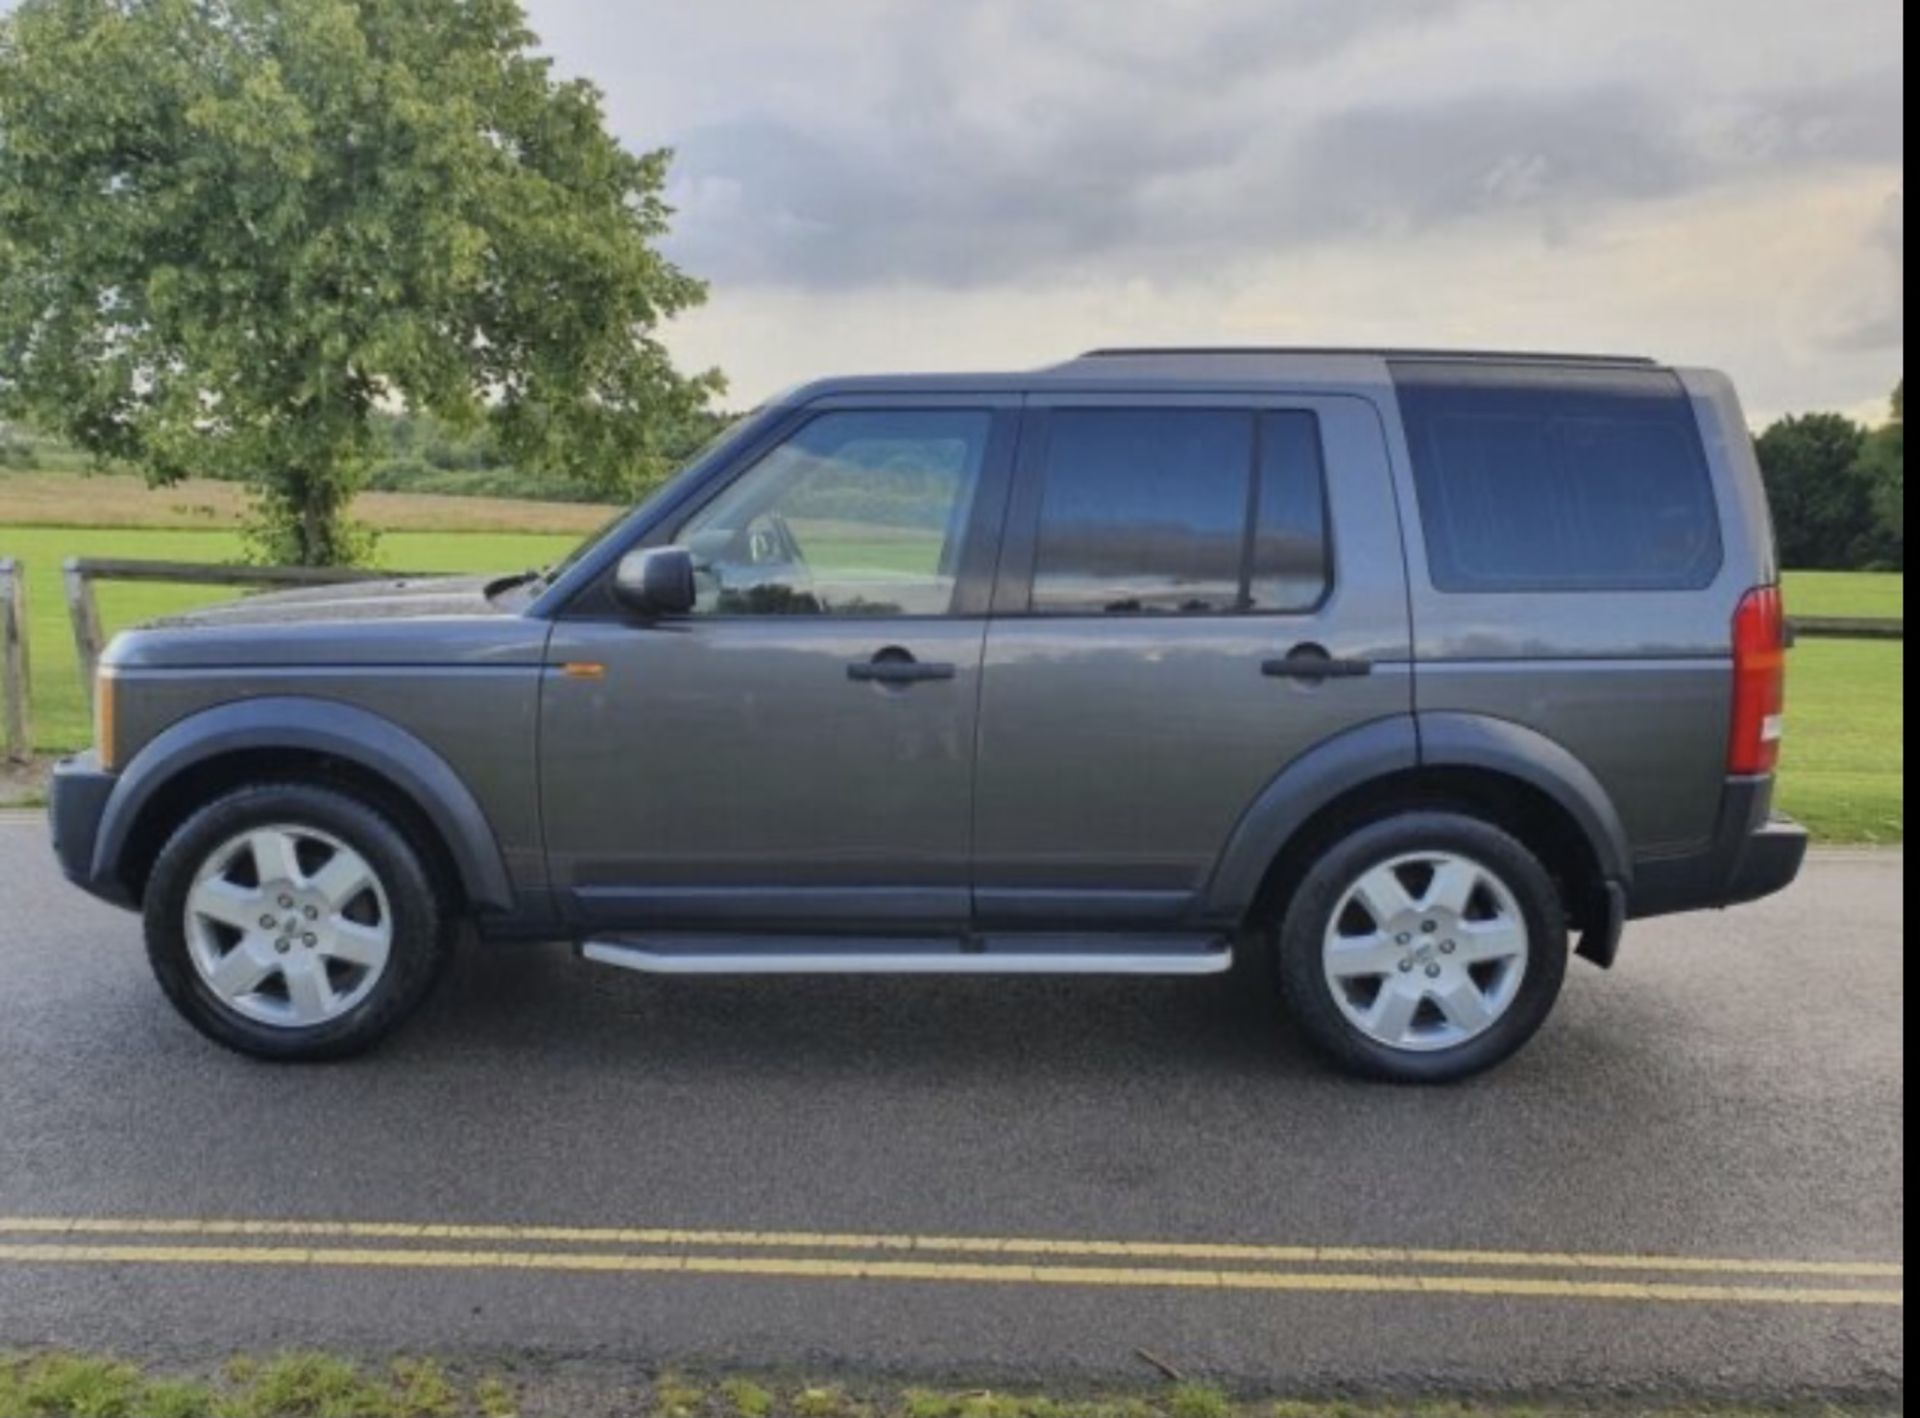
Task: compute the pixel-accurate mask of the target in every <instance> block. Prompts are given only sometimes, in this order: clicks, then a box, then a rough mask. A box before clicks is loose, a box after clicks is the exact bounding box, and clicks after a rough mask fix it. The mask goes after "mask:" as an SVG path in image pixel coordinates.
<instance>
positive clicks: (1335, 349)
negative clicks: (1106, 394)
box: [1075, 345, 1655, 368]
mask: <svg viewBox="0 0 1920 1418" xmlns="http://www.w3.org/2000/svg"><path fill="white" fill-rule="evenodd" d="M1223 355H1245V356H1247V357H1249V358H1259V357H1262V356H1269V355H1321V356H1327V357H1340V356H1348V355H1357V356H1360V357H1362V358H1368V359H1390V360H1444V361H1446V362H1448V363H1461V362H1469V361H1470V362H1475V363H1478V362H1481V361H1485V362H1488V363H1497V364H1583V365H1584V364H1593V365H1630V366H1635V367H1641V368H1644V367H1647V366H1651V365H1653V364H1654V363H1655V361H1654V360H1652V359H1651V358H1649V357H1648V356H1646V355H1614V354H1566V353H1555V352H1551V351H1544V350H1533V351H1529V350H1443V349H1415V348H1393V347H1389V346H1356V345H1113V346H1109V347H1107V348H1104V349H1094V350H1088V351H1087V352H1086V353H1085V354H1083V355H1081V356H1080V357H1079V358H1080V359H1130V358H1148V357H1158V358H1166V359H1180V358H1212V357H1216V356H1223ZM1075 362H1077V361H1075Z"/></svg>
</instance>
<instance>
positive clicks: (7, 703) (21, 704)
mask: <svg viewBox="0 0 1920 1418" xmlns="http://www.w3.org/2000/svg"><path fill="white" fill-rule="evenodd" d="M32 687H33V676H32V674H31V673H29V670H28V666H27V573H26V569H25V568H24V567H22V566H21V565H20V563H19V562H18V561H16V560H14V559H13V558H12V557H10V556H0V721H4V722H5V725H6V752H7V759H8V761H9V762H12V763H25V762H26V761H27V759H28V757H29V756H30V755H31V754H32V752H33V719H32V714H33V705H32V694H31V691H32Z"/></svg>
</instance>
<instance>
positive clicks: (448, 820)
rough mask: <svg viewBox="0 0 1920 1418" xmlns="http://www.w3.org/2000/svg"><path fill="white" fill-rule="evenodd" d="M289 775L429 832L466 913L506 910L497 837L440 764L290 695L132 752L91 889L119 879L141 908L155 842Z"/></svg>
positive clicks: (339, 710)
mask: <svg viewBox="0 0 1920 1418" xmlns="http://www.w3.org/2000/svg"><path fill="white" fill-rule="evenodd" d="M290 776H291V777H310V778H316V779H318V780H319V781H322V782H327V781H332V782H335V783H336V784H340V785H343V786H348V787H349V789H350V790H357V793H358V795H359V796H362V797H367V798H372V799H374V800H375V803H374V805H376V806H379V807H382V808H383V809H385V810H387V811H388V812H389V813H390V814H392V815H395V816H398V817H400V818H402V819H404V820H407V821H408V822H410V824H411V825H413V826H414V827H416V828H418V829H420V830H422V831H424V833H425V834H426V840H427V842H428V844H429V850H430V853H431V855H432V857H433V858H434V860H435V863H436V865H437V867H438V868H439V869H440V874H441V875H442V877H443V881H444V883H445V885H446V886H447V887H448V888H449V889H450V890H452V891H454V892H457V894H458V898H459V901H460V903H461V904H463V905H471V906H474V907H478V908H482V909H491V910H499V911H508V910H511V909H512V908H513V904H514V892H513V886H512V882H511V880H510V878H509V877H508V875H507V869H506V861H505V858H504V856H503V855H502V853H501V850H500V846H499V843H498V841H497V840H496V839H495V837H494V835H493V829H492V827H491V825H490V824H489V822H488V820H487V817H486V814H485V812H484V811H483V810H482V809H481V807H480V804H479V802H478V801H477V800H476V799H475V798H474V796H473V793H472V791H471V790H470V789H468V787H467V786H466V784H465V783H464V782H462V781H461V779H460V777H459V775H458V774H456V773H455V772H454V771H453V769H452V768H451V767H450V766H449V765H448V764H447V762H446V761H445V760H444V759H442V758H441V757H440V756H439V755H438V754H437V753H435V752H434V751H433V750H432V749H431V748H429V747H427V745H426V744H424V743H422V742H421V741H420V740H419V739H417V738H415V737H414V736H413V735H412V734H410V733H408V732H407V731H406V730H405V729H402V728H401V727H400V726H399V725H397V724H395V723H393V722H392V721H391V720H388V719H384V718H381V717H380V716H379V715H377V714H373V713H370V712H369V711H367V710H365V709H359V708H356V707H354V706H352V705H346V704H339V703H332V702H326V701H321V700H315V699H305V698H300V697H295V696H273V697H267V698H261V699H246V700H237V701H234V702H232V703H228V704H222V705H218V706H216V707H214V708H212V709H206V710H202V711H201V712H199V713H197V714H194V715H192V716H190V717H188V718H186V719H182V720H180V721H179V722H178V723H175V724H173V725H171V726H170V727H169V728H167V729H166V730H164V731H163V732H161V733H160V734H159V735H158V736H156V737H155V738H154V739H153V740H152V741H151V742H150V743H148V744H147V745H146V746H145V747H144V748H142V749H141V750H140V752H139V753H137V754H135V755H134V757H133V760H132V761H131V762H130V763H128V765H127V767H126V769H125V770H124V771H123V772H122V773H121V775H120V779H119V782H118V783H117V784H116V785H115V787H114V790H113V795H112V797H111V798H109V799H108V802H107V808H106V811H105V813H104V814H103V815H102V817H101V822H100V830H99V835H98V837H97V838H96V840H95V844H94V856H93V866H92V875H93V878H94V880H96V881H113V882H118V883H120V885H121V886H123V887H124V888H126V890H127V892H128V894H129V895H130V896H131V897H133V898H134V899H136V900H137V899H138V898H139V895H140V893H141V891H142V890H143V888H144V886H145V878H146V873H147V871H148V870H150V869H151V867H152V864H153V861H154V858H155V857H156V856H157V855H158V853H159V850H160V847H161V845H162V844H164V842H165V841H166V838H167V836H168V835H169V834H170V833H171V831H172V830H173V829H174V828H175V827H177V826H178V825H179V824H180V822H182V821H184V820H185V818H186V816H187V815H189V814H190V813H191V811H192V810H193V808H194V807H195V806H197V804H198V803H201V802H205V801H206V800H207V798H208V797H209V796H210V794H211V793H212V792H214V791H219V790H223V789H225V788H228V787H233V786H237V785H239V784H241V783H245V782H249V781H253V782H258V781H265V780H268V779H274V778H286V777H290Z"/></svg>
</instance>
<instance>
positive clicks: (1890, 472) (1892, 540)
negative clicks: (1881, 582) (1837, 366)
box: [1859, 379, 1907, 569]
mask: <svg viewBox="0 0 1920 1418" xmlns="http://www.w3.org/2000/svg"><path fill="white" fill-rule="evenodd" d="M1892 412H1893V417H1892V418H1891V419H1890V420H1888V422H1887V423H1885V424H1883V425H1882V426H1881V427H1879V428H1876V429H1875V430H1874V431H1873V432H1872V433H1870V434H1868V435H1867V443H1866V447H1865V448H1864V449H1862V450H1861V454H1860V464H1859V472H1860V476H1861V477H1862V478H1863V479H1864V480H1865V481H1866V484H1867V488H1868V491H1869V495H1870V496H1871V498H1872V499H1873V515H1874V520H1875V522H1876V524H1877V527H1878V532H1879V539H1880V543H1881V546H1880V553H1881V559H1882V560H1884V561H1889V562H1890V563H1891V564H1893V565H1895V566H1898V567H1900V568H1902V569H1905V567H1906V564H1907V381H1906V380H1904V379H1903V380H1901V381H1900V385H1899V387H1898V388H1897V389H1895V390H1894V391H1893V410H1892Z"/></svg>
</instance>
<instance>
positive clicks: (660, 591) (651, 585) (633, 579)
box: [613, 547, 695, 616]
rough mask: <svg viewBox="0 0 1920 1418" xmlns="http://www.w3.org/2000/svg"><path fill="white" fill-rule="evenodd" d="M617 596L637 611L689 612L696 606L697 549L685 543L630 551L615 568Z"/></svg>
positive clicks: (646, 613) (649, 613)
mask: <svg viewBox="0 0 1920 1418" xmlns="http://www.w3.org/2000/svg"><path fill="white" fill-rule="evenodd" d="M613 594H614V599H616V600H617V601H619V602H620V604H621V605H623V606H625V607H626V608H627V609H628V610H630V611H632V612H633V613H634V614H635V615H642V616H662V615H685V614H686V613H687V612H688V611H690V610H692V609H693V602H694V596H695V590H694V584H693V553H692V552H690V551H688V550H687V549H686V548H685V547H646V548H643V549H642V550H640V551H630V552H628V553H627V554H626V555H625V556H623V557H621V558H620V564H619V565H618V566H616V567H615V568H614V569H613Z"/></svg>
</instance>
